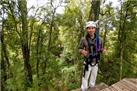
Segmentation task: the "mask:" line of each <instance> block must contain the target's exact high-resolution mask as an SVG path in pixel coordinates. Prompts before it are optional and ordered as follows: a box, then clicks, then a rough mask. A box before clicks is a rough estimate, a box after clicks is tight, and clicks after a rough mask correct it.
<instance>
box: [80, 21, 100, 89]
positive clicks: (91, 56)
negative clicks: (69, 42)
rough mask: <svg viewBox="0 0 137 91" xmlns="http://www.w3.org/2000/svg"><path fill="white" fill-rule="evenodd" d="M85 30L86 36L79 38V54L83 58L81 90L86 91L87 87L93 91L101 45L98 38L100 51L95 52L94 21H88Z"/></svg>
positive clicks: (95, 28)
mask: <svg viewBox="0 0 137 91" xmlns="http://www.w3.org/2000/svg"><path fill="white" fill-rule="evenodd" d="M85 30H86V32H87V34H86V36H85V37H82V38H81V40H80V44H79V52H80V54H81V55H82V56H84V58H85V60H84V63H83V65H84V66H83V67H84V69H83V76H82V84H81V90H82V91H86V90H87V89H88V87H90V89H91V91H94V89H95V82H96V77H97V72H98V62H99V60H100V53H101V52H102V43H101V40H100V38H99V47H100V50H97V35H96V30H97V27H96V23H95V22H94V21H88V22H87V23H86V29H85ZM88 80H89V82H88Z"/></svg>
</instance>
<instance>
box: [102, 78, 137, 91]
mask: <svg viewBox="0 0 137 91" xmlns="http://www.w3.org/2000/svg"><path fill="white" fill-rule="evenodd" d="M101 91H137V78H135V79H133V78H128V79H126V78H125V79H123V80H121V81H119V82H117V83H115V84H113V85H112V86H109V87H107V88H105V89H102V90H101Z"/></svg>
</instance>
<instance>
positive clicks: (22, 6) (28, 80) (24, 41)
mask: <svg viewBox="0 0 137 91" xmlns="http://www.w3.org/2000/svg"><path fill="white" fill-rule="evenodd" d="M18 4H19V11H20V14H21V16H20V18H21V22H22V31H21V45H22V53H23V59H24V71H25V87H29V86H31V84H32V72H31V66H30V64H29V58H30V50H29V46H28V23H27V6H26V4H27V2H26V0H19V1H18Z"/></svg>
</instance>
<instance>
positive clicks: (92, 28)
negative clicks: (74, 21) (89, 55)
mask: <svg viewBox="0 0 137 91" xmlns="http://www.w3.org/2000/svg"><path fill="white" fill-rule="evenodd" d="M86 31H87V33H88V34H89V35H94V33H95V32H96V28H95V27H87V28H86Z"/></svg>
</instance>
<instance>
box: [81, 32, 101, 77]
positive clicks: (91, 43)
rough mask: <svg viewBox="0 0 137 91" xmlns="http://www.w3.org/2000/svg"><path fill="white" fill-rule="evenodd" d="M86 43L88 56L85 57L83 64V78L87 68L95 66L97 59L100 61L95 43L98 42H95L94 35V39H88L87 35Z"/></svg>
mask: <svg viewBox="0 0 137 91" xmlns="http://www.w3.org/2000/svg"><path fill="white" fill-rule="evenodd" d="M86 41H87V43H88V51H89V55H88V56H87V57H85V64H84V74H83V76H85V71H88V66H89V65H90V66H92V67H93V66H95V65H96V64H97V63H98V61H99V59H100V53H99V51H98V50H97V47H98V46H97V43H99V40H98V41H97V37H96V35H95V38H94V39H89V37H88V35H87V36H86Z"/></svg>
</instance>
